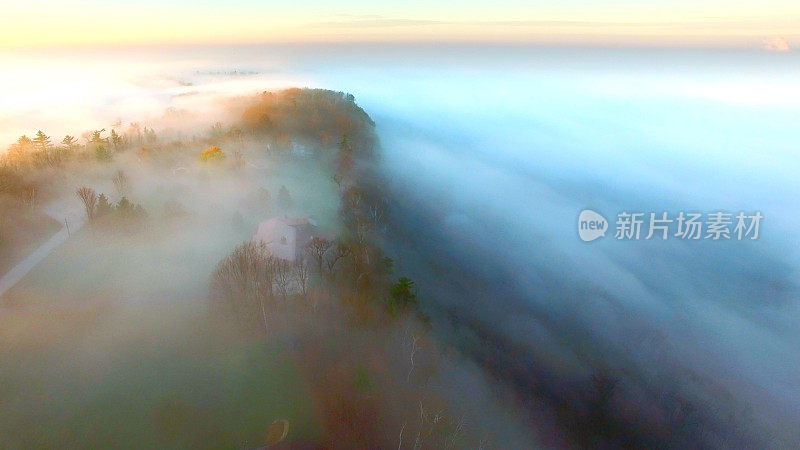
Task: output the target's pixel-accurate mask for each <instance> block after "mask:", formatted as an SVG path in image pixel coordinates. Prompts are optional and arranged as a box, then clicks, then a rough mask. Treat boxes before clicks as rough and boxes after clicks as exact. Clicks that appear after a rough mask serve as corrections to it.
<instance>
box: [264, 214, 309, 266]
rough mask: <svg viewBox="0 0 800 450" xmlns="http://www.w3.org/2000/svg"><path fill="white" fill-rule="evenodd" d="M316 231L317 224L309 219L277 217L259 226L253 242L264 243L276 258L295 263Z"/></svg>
mask: <svg viewBox="0 0 800 450" xmlns="http://www.w3.org/2000/svg"><path fill="white" fill-rule="evenodd" d="M316 229H317V227H316V223H314V221H313V220H311V219H309V218H307V217H305V218H298V217H288V216H284V217H275V218H272V219H269V220H267V221H265V222H261V223H260V224H259V225H258V229H257V230H256V234H255V235H254V236H253V242H263V243H264V244H265V245H266V246H267V249H268V250H269V251H270V253H271V254H272V255H273V256H275V257H276V258H280V259H284V260H286V261H291V262H294V261H296V260H297V258H298V257H299V256H300V255H302V254H303V251H304V250H305V247H306V245H307V244H308V243H309V242H310V241H311V238H312V237H313V235H314V234H313V233H314V232H315V231H316Z"/></svg>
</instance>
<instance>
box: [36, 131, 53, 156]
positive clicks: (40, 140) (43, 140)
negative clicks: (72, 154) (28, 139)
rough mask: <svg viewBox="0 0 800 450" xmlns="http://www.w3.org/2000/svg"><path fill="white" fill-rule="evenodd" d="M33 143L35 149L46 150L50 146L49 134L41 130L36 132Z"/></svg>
mask: <svg viewBox="0 0 800 450" xmlns="http://www.w3.org/2000/svg"><path fill="white" fill-rule="evenodd" d="M33 145H34V146H35V147H36V150H39V151H40V152H45V151H47V149H48V148H50V136H48V135H46V134H44V133H42V130H39V131H37V132H36V137H35V138H33Z"/></svg>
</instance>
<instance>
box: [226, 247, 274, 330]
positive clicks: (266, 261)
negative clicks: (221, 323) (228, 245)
mask: <svg viewBox="0 0 800 450" xmlns="http://www.w3.org/2000/svg"><path fill="white" fill-rule="evenodd" d="M276 265H277V260H276V259H275V258H274V257H273V256H271V255H269V250H268V249H267V247H266V245H265V244H264V243H253V242H247V243H244V244H242V245H240V246H239V247H237V248H236V249H235V250H234V251H233V253H231V254H230V255H228V257H227V258H225V259H224V260H222V261H221V262H220V263H219V265H218V266H217V269H216V270H215V271H214V275H213V277H212V282H211V290H212V292H213V294H214V298H215V299H216V301H217V304H218V306H220V307H222V308H223V309H224V310H227V311H230V312H231V313H232V314H233V315H234V316H235V317H236V318H237V319H239V320H240V321H242V322H244V323H252V322H251V321H252V318H253V313H254V312H256V311H257V310H260V315H261V321H262V322H263V325H264V329H265V330H268V323H269V320H268V315H267V302H268V301H271V300H272V299H273V283H274V280H275V267H276Z"/></svg>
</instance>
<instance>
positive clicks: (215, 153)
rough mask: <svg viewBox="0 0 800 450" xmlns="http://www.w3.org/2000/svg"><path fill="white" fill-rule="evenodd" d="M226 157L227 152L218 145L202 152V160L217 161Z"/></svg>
mask: <svg viewBox="0 0 800 450" xmlns="http://www.w3.org/2000/svg"><path fill="white" fill-rule="evenodd" d="M224 159H225V153H224V152H223V151H222V150H220V149H219V147H217V146H216V145H212V146H211V147H208V148H207V149H205V150H203V151H202V152H200V161H203V162H217V161H222V160H224Z"/></svg>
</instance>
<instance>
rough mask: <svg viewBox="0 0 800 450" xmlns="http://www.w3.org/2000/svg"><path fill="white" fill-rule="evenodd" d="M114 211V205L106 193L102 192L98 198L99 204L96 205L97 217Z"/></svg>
mask: <svg viewBox="0 0 800 450" xmlns="http://www.w3.org/2000/svg"><path fill="white" fill-rule="evenodd" d="M113 211H114V207H113V206H111V203H109V202H108V197H106V194H100V196H99V197H98V198H97V206H96V207H95V217H103V216H106V215H108V214H110V213H112V212H113Z"/></svg>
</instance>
